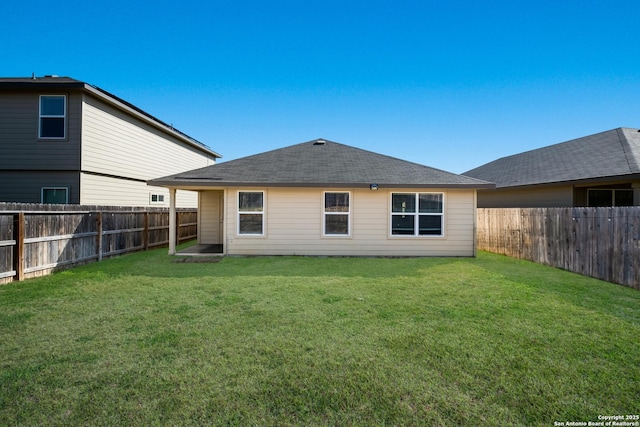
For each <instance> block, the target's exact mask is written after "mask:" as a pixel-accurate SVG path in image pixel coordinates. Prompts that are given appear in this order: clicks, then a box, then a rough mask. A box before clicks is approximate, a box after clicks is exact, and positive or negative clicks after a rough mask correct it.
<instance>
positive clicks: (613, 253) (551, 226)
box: [477, 206, 640, 289]
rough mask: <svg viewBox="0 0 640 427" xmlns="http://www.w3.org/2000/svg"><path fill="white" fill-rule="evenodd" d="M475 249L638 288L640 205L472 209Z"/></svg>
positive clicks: (639, 283) (639, 285) (639, 279)
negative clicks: (475, 221)
mask: <svg viewBox="0 0 640 427" xmlns="http://www.w3.org/2000/svg"><path fill="white" fill-rule="evenodd" d="M477 227H478V228H477V238H478V249H480V250H485V251H489V252H494V253H499V254H504V255H508V256H512V257H515V258H522V259H527V260H530V261H534V262H538V263H541V264H546V265H550V266H553V267H558V268H562V269H564V270H569V271H573V272H575V273H580V274H583V275H585V276H590V277H595V278H597V279H602V280H606V281H608V282H613V283H618V284H621V285H625V286H629V287H632V288H635V289H640V207H639V206H634V207H615V208H586V207H585V208H582V207H576V208H504V209H502V208H482V209H478V225H477Z"/></svg>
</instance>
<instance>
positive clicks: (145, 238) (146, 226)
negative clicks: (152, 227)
mask: <svg viewBox="0 0 640 427" xmlns="http://www.w3.org/2000/svg"><path fill="white" fill-rule="evenodd" d="M142 245H143V246H144V250H145V251H148V250H149V211H144V234H143V235H142Z"/></svg>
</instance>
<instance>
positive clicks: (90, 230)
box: [0, 204, 197, 283]
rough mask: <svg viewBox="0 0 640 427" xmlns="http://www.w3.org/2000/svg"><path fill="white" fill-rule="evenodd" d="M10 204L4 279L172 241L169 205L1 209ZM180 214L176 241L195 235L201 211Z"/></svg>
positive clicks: (3, 233)
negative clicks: (156, 206) (86, 208)
mask: <svg viewBox="0 0 640 427" xmlns="http://www.w3.org/2000/svg"><path fill="white" fill-rule="evenodd" d="M6 206H7V205H2V204H0V283H7V282H11V281H13V280H23V279H26V278H31V277H37V276H43V275H46V274H49V273H51V272H52V271H55V270H59V269H64V268H69V267H72V266H76V265H79V264H83V263H87V262H93V261H100V260H102V259H103V258H107V257H111V256H114V255H120V254H123V253H127V252H133V251H140V250H147V249H150V248H155V247H159V246H163V245H167V244H168V243H169V211H168V210H167V209H157V208H156V209H140V208H105V209H102V210H59V211H55V210H47V211H40V210H27V211H25V210H20V211H14V210H2V208H3V207H6ZM79 207H80V208H81V206H75V208H76V209H78V208H79ZM176 217H177V218H176V224H177V227H176V228H177V230H176V234H177V236H176V241H177V242H178V243H180V242H183V241H187V240H191V239H194V238H196V237H197V211H196V210H184V209H181V210H178V211H177V212H176Z"/></svg>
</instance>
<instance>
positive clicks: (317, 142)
mask: <svg viewBox="0 0 640 427" xmlns="http://www.w3.org/2000/svg"><path fill="white" fill-rule="evenodd" d="M326 143H327V141H325V140H324V139H316V142H314V143H313V145H325V144H326Z"/></svg>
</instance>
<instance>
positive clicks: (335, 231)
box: [323, 192, 351, 236]
mask: <svg viewBox="0 0 640 427" xmlns="http://www.w3.org/2000/svg"><path fill="white" fill-rule="evenodd" d="M349 199H350V194H349V193H348V192H339V193H333V192H325V193H324V230H323V234H324V235H325V236H348V235H349V234H350V231H349V223H350V221H349V217H350V216H351V213H350V208H349V206H350V203H349Z"/></svg>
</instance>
